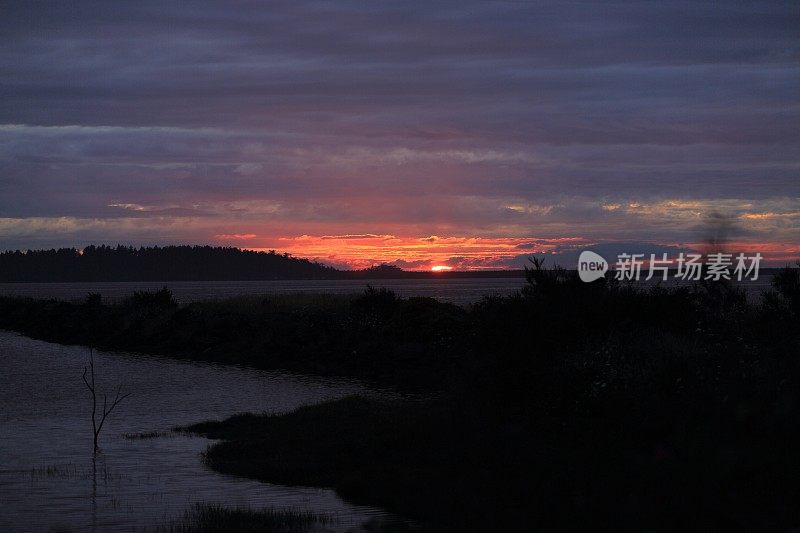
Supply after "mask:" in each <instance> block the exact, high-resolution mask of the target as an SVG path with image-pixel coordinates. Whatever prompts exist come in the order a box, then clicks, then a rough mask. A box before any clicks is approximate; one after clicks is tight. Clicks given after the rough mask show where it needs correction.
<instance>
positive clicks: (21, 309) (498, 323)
mask: <svg viewBox="0 0 800 533" xmlns="http://www.w3.org/2000/svg"><path fill="white" fill-rule="evenodd" d="M526 275H527V284H526V285H525V287H524V288H523V289H522V290H521V291H520V292H519V293H517V294H514V295H512V296H507V297H489V298H485V299H483V300H482V301H481V302H479V303H477V304H475V305H473V306H471V307H468V308H462V307H457V306H454V305H449V304H445V303H441V302H437V301H436V300H433V299H430V298H408V299H404V298H398V297H397V296H396V295H395V294H394V293H392V292H391V291H386V290H378V289H373V288H368V289H367V290H366V291H365V292H364V293H362V294H361V295H354V296H334V295H302V296H289V295H284V296H269V297H248V298H237V299H232V300H226V301H214V302H197V303H192V304H188V305H185V306H177V305H175V304H174V302H173V301H172V299H171V295H170V294H169V293H168V291H166V290H165V291H164V292H163V293H162V294H161V295H160V296H155V295H154V296H152V297H141V296H140V297H138V298H137V297H131V298H130V299H128V300H126V301H124V302H119V303H113V304H103V303H102V301H98V298H96V297H94V296H90V297H88V298H87V299H86V300H85V301H82V302H58V301H42V300H32V299H23V298H0V327H4V328H8V329H15V330H17V331H22V332H24V333H26V334H29V335H31V336H35V337H39V338H45V339H48V340H55V341H58V342H69V343H80V344H92V343H96V344H97V345H99V346H102V347H104V348H118V349H125V350H133V351H142V352H148V353H155V354H162V355H174V356H179V357H192V358H198V359H211V360H216V361H221V362H227V363H235V364H247V365H251V366H255V367H259V368H272V369H277V368H283V369H289V370H300V371H304V372H315V373H320V374H342V375H352V376H360V377H366V378H369V379H373V380H378V381H380V382H382V383H388V384H391V385H393V386H395V387H398V388H400V389H401V390H413V391H414V392H422V393H423V394H422V395H420V396H417V395H415V396H413V397H412V399H406V400H397V401H379V400H375V399H365V398H348V399H345V400H340V401H336V402H329V403H325V404H320V405H316V406H309V407H304V408H301V409H299V410H298V411H296V412H293V413H289V414H284V415H273V416H268V415H239V416H236V417H233V418H230V419H228V420H225V421H221V422H215V421H211V422H206V423H202V424H198V425H195V426H192V427H190V428H185V429H186V430H187V431H193V432H197V433H201V434H205V435H209V436H213V437H215V438H219V439H222V440H221V441H219V442H218V443H215V444H214V445H212V446H211V448H210V449H209V450H208V452H207V454H206V461H207V462H208V464H209V465H210V466H211V467H212V468H214V469H217V470H219V471H222V472H227V473H231V474H236V475H242V476H248V477H252V478H256V479H263V480H266V481H271V482H282V483H297V484H303V485H315V486H325V487H334V488H335V489H336V490H337V491H338V492H339V493H340V494H342V495H343V496H345V497H346V498H348V499H350V500H352V501H355V502H358V503H366V504H374V505H380V506H383V507H386V508H388V509H390V510H394V511H397V512H399V513H401V514H403V515H406V516H409V517H413V518H415V519H417V520H419V521H420V523H421V525H422V527H423V528H428V529H431V530H443V529H445V530H507V531H527V530H536V529H592V530H596V529H614V530H619V529H635V530H643V529H652V530H661V529H687V528H692V529H701V528H702V529H725V530H762V529H770V530H775V529H778V530H780V529H790V528H791V527H794V526H795V525H796V524H797V523H800V508H798V507H797V506H796V501H798V498H800V488H798V485H797V483H796V480H797V479H798V477H800V451H798V450H800V365H798V364H797V353H798V351H800V350H798V348H800V313H798V301H800V278H798V270H797V269H795V268H786V269H783V270H781V271H779V272H778V273H777V274H776V276H775V278H774V282H773V288H772V290H770V291H768V292H767V293H766V294H765V295H764V297H763V298H761V299H760V300H757V301H748V300H747V299H746V298H745V296H744V294H743V292H742V291H741V290H740V289H738V288H737V286H736V285H734V284H729V283H698V284H696V285H695V286H692V287H680V288H670V289H668V288H664V287H655V288H652V289H649V290H640V289H637V288H636V287H635V286H634V285H632V284H624V283H617V282H614V281H613V280H611V279H602V280H598V281H596V282H593V283H589V284H587V283H583V282H581V281H580V280H578V279H577V277H576V275H575V273H574V272H570V271H566V270H563V269H559V268H557V267H553V268H547V267H545V265H544V264H543V263H542V262H541V261H539V260H538V259H537V260H536V261H534V262H533V263H532V265H531V267H530V268H529V269H528V270H527V272H526Z"/></svg>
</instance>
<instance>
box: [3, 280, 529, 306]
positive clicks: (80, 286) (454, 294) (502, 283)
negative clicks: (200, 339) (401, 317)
mask: <svg viewBox="0 0 800 533" xmlns="http://www.w3.org/2000/svg"><path fill="white" fill-rule="evenodd" d="M524 283H525V280H524V278H521V277H520V278H471V279H470V278H466V279H386V280H274V281H165V282H147V281H144V282H139V281H135V282H77V283H0V294H3V295H18V296H31V297H35V298H58V299H62V300H71V299H76V298H84V297H85V296H86V295H87V294H88V293H90V292H94V293H100V294H102V295H103V297H104V298H107V299H109V300H112V301H114V300H119V299H121V298H124V297H125V296H129V295H131V294H132V293H133V292H134V291H140V290H157V289H160V288H161V287H164V286H167V287H169V288H170V289H171V290H172V293H173V294H174V296H175V299H176V300H178V302H179V303H189V302H195V301H198V300H209V299H218V298H230V297H234V296H249V295H262V294H319V293H327V294H353V293H360V292H363V291H364V289H365V288H366V287H367V285H368V284H369V285H372V286H373V287H386V288H388V289H391V290H393V291H395V292H396V293H397V295H398V296H401V297H404V298H405V297H409V296H430V297H433V298H437V299H438V300H441V301H444V302H452V303H457V304H466V303H470V302H476V301H478V300H480V299H481V298H482V297H483V296H484V295H489V294H498V295H506V294H511V293H512V292H514V291H515V290H518V289H520V288H521V287H522V285H523V284H524Z"/></svg>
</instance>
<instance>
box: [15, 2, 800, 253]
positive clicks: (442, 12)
mask: <svg viewBox="0 0 800 533" xmlns="http://www.w3.org/2000/svg"><path fill="white" fill-rule="evenodd" d="M799 95H800V8H798V6H797V3H796V2H794V1H788V0H787V1H774V2H761V3H754V2H744V1H736V0H731V1H727V2H713V3H710V2H701V1H691V2H689V1H675V2H655V1H636V0H631V1H615V2H596V3H582V2H518V1H513V2H502V1H499V2H484V1H466V2H443V3H435V4H434V3H431V2H402V3H395V2H369V3H364V2H355V1H353V2H348V1H336V2H304V3H297V2H282V1H278V2H270V3H269V5H265V4H262V3H257V2H218V1H215V2H212V1H201V2H196V3H195V2H193V3H192V5H191V6H188V5H183V4H169V3H167V4H165V3H164V2H156V1H149V0H145V1H141V2H135V3H134V2H128V3H112V2H101V1H79V2H37V1H27V2H17V1H13V2H6V3H4V5H3V9H2V17H0V124H1V125H0V219H3V218H5V219H13V220H16V219H26V218H32V217H40V218H42V217H43V218H57V217H76V218H80V219H100V220H114V219H122V218H125V219H127V218H139V219H148V218H154V217H169V218H171V219H174V220H176V221H177V222H176V225H177V226H176V227H175V228H171V229H170V232H171V233H169V235H166V236H165V238H167V237H169V238H190V237H194V236H197V235H200V236H202V235H205V234H204V233H203V231H206V230H205V229H203V230H202V231H201V230H200V228H208V233H207V237H206V238H212V237H213V236H214V235H223V234H224V235H228V234H250V233H258V234H259V235H260V234H262V232H261V229H259V228H252V229H248V228H246V227H245V228H243V229H237V228H235V227H234V228H233V229H230V230H229V229H225V230H224V231H223V230H222V229H219V230H218V231H215V230H214V229H213V228H214V227H215V225H219V224H222V222H220V221H225V222H224V223H225V224H227V225H231V226H234V225H235V224H234V222H239V221H255V220H258V221H285V223H286V224H287V225H288V227H291V228H292V231H294V230H297V231H300V232H301V233H300V234H302V233H310V232H311V230H312V229H315V228H317V226H316V225H317V224H322V223H327V224H329V225H337V227H336V233H337V234H338V233H341V235H346V234H354V235H355V234H361V233H362V231H361V230H359V229H358V228H370V229H372V228H379V227H385V228H386V233H387V234H388V233H389V232H391V233H393V234H395V233H398V232H399V231H401V230H402V231H406V232H410V233H413V236H416V237H425V236H427V235H434V234H437V235H493V236H503V235H512V234H513V235H516V236H526V235H543V234H546V235H547V236H548V237H555V236H558V235H575V234H581V235H591V236H593V237H597V238H600V237H601V236H604V238H606V239H609V240H620V239H668V240H670V242H677V241H681V240H686V239H690V238H692V236H693V235H695V234H696V233H697V230H696V228H697V227H702V224H703V223H702V218H703V217H704V216H708V214H709V213H711V212H713V211H715V210H719V209H720V206H719V205H717V204H719V203H720V202H722V201H724V200H738V203H737V204H736V205H735V206H733V207H731V208H730V209H729V210H728V211H725V213H726V216H732V217H741V216H743V214H744V213H745V212H747V211H748V209H749V210H751V211H754V212H772V211H774V209H773V208H775V206H778V207H779V208H780V209H779V210H778V211H776V213H778V215H781V214H790V213H792V212H795V211H798V198H800V180H798V179H797V169H798V168H800V128H798V127H797V124H798V123H800V96H799ZM670 200H681V201H690V200H694V201H699V202H700V204H701V205H698V206H696V207H695V209H694V210H692V209H691V208H686V209H680V210H679V211H680V213H677V211H676V208H674V207H669V208H668V207H665V202H667V201H670ZM748 203H749V204H750V206H749V207H748V206H747V205H746V204H748ZM617 204H619V205H620V206H623V207H620V208H616V209H607V208H604V207H603V205H617ZM630 204H637V205H638V204H641V205H644V206H645V208H641V209H638V208H630V207H625V206H629V205H630ZM121 205H129V206H134V205H136V206H140V207H142V209H130V208H121V207H119V206H121ZM723 207H725V206H723ZM771 210H772V211H771ZM696 211H697V212H698V213H699V214H697V215H695V212H696ZM676 213H677V214H676ZM767 218H769V217H765V218H762V219H753V220H759V224H760V225H758V226H753V223H751V222H747V224H750V225H749V226H747V224H744V223H742V222H741V221H740V223H739V226H737V227H741V233H740V234H741V235H745V236H750V237H752V238H761V237H760V236H769V237H770V238H771V237H775V235H773V234H772V232H773V230H774V228H776V227H778V229H779V230H780V231H779V232H778V234H777V238H779V239H782V240H784V241H788V240H792V238H794V240H800V238H797V237H798V232H800V228H798V225H797V219H796V218H792V217H783V218H774V220H775V221H776V222H775V224H778V222H777V221H779V222H780V224H779V225H777V226H776V225H773V226H768V225H765V224H766V222H764V220H767ZM201 219H202V220H203V221H204V222H202V223H200V222H197V221H198V220H201ZM181 220H182V222H181ZM189 220H192V221H194V222H191V224H194V226H191V227H189V226H187V224H190V222H189ZM304 221H305V222H307V223H308V225H309V227H308V228H303V227H302V224H301V223H302V222H304ZM180 224H184V227H186V228H187V229H186V230H185V233H184V234H183V235H182V234H181V232H180V230H179V227H180ZM382 225H383V226H382ZM312 226H313V227H312ZM745 226H747V227H745ZM3 227H8V228H10V227H13V228H17V229H16V230H14V231H17V232H18V233H15V234H13V235H12V234H10V233H7V234H2V233H0V239H7V240H8V241H9V242H10V241H11V240H12V239H13V240H14V241H15V242H22V241H23V240H24V238H23V237H21V236H20V235H22V233H19V232H21V231H22V230H20V229H19V228H21V227H22V226H20V225H18V224H17V223H16V222H13V221H12V222H8V223H7V224H6V225H5V226H3ZM32 227H33V226H32ZM92 228H93V229H92V231H93V233H91V235H92V236H93V237H97V238H100V239H102V235H103V231H108V232H109V233H108V235H109V238H110V237H112V236H115V235H117V234H119V233H121V232H122V230H121V229H120V230H119V231H116V230H115V231H111V229H108V226H104V225H102V224H100V225H95V226H92ZM125 229H126V230H127V231H131V232H133V233H134V234H133V235H132V236H131V238H132V239H138V238H140V237H141V238H142V239H148V238H149V239H156V238H160V237H158V235H156V233H154V232H156V229H155V228H153V229H152V230H148V232H149V233H146V234H145V233H141V234H135V233H136V231H137V230H136V227H135V226H133V227H128V226H126V227H125ZM81 231H82V230H80V229H75V232H76V235H89V233H85V234H81V233H80V232H81ZM86 231H88V230H86ZM381 231H383V230H381ZM332 234H333V230H332V229H331V230H329V231H324V230H322V231H320V232H319V233H318V235H332ZM26 235H27V234H26ZM154 235H155V236H154ZM26 238H32V237H30V236H29V237H26ZM2 245H3V243H2V242H0V246H2Z"/></svg>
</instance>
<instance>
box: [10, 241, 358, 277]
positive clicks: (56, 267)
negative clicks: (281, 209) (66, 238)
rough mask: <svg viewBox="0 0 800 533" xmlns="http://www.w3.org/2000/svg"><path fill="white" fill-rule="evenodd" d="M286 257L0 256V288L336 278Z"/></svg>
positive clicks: (170, 253) (165, 252) (93, 250)
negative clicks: (22, 284) (43, 284)
mask: <svg viewBox="0 0 800 533" xmlns="http://www.w3.org/2000/svg"><path fill="white" fill-rule="evenodd" d="M342 274H343V273H342V272H340V271H338V270H336V269H334V268H331V267H328V266H325V265H322V264H319V263H316V262H313V261H309V260H307V259H298V258H295V257H291V256H289V255H288V254H278V253H275V252H274V251H270V252H253V251H247V250H240V249H239V248H225V247H213V246H164V247H159V246H154V247H141V248H134V247H128V246H116V247H112V246H105V245H102V246H88V247H86V248H85V249H84V250H83V251H82V252H79V251H78V250H76V249H74V248H61V249H59V250H31V251H27V252H20V251H9V252H2V253H0V282H53V281H208V280H237V281H241V280H268V279H328V278H340V277H342Z"/></svg>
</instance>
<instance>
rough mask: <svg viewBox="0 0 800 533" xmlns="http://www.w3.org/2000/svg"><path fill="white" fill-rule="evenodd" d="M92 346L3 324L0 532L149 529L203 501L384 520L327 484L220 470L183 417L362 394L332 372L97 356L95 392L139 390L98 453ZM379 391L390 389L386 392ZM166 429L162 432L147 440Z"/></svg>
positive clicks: (112, 421) (351, 521)
mask: <svg viewBox="0 0 800 533" xmlns="http://www.w3.org/2000/svg"><path fill="white" fill-rule="evenodd" d="M87 358H88V350H86V349H85V348H82V347H75V346H60V345H55V344H49V343H45V342H41V341H36V340H32V339H29V338H27V337H23V336H20V335H17V334H15V333H11V332H5V331H0V501H2V502H3V504H2V506H0V530H2V531H31V530H48V529H51V528H57V527H68V528H71V529H74V530H95V529H96V530H106V529H120V528H121V529H136V528H148V527H152V526H154V525H159V524H162V523H164V522H165V521H166V520H168V519H169V518H171V517H175V516H178V515H180V514H182V513H183V511H184V510H185V509H186V508H187V507H188V506H189V505H191V504H193V503H195V502H207V503H219V504H224V505H228V506H249V507H253V508H272V507H277V508H287V507H288V508H293V509H302V510H312V511H314V512H321V513H330V514H332V515H333V516H334V517H336V518H338V521H336V522H334V523H333V524H332V525H331V528H332V529H334V530H347V529H350V528H351V527H353V526H357V525H358V524H360V523H362V522H364V521H365V520H367V519H369V518H371V517H374V516H379V515H381V514H382V513H381V512H380V511H379V510H376V509H372V508H368V507H359V506H352V505H349V504H347V503H345V502H343V501H341V500H340V499H339V498H338V497H337V496H336V495H335V493H333V492H332V491H330V490H326V489H316V488H304V487H284V486H279V485H270V484H266V483H259V482H255V481H250V480H244V479H240V478H235V477H230V476H224V475H220V474H217V473H215V472H213V471H210V470H208V469H207V468H205V467H204V466H203V464H202V462H201V460H200V453H201V452H202V451H203V450H205V448H206V447H207V445H208V441H207V440H206V439H202V438H198V437H190V436H184V435H177V434H174V433H170V431H169V430H170V428H172V427H174V426H176V425H182V424H189V423H193V422H197V421H200V420H205V419H209V418H217V419H218V418H223V417H226V416H229V415H231V414H234V413H237V412H244V411H251V412H286V411H289V410H292V409H295V408H297V407H299V406H300V405H303V404H309V403H315V402H320V401H324V400H329V399H334V398H339V397H343V396H346V395H349V394H355V393H367V394H379V393H377V392H374V391H367V390H365V388H364V386H363V385H361V384H359V383H357V382H355V381H349V380H332V379H321V378H310V377H299V376H291V375H285V374H280V373H270V372H261V371H256V370H252V369H245V368H235V367H223V366H218V365H213V364H193V363H184V362H176V361H172V360H168V359H162V358H157V357H147V356H140V355H136V356H131V355H126V354H113V353H102V352H97V353H96V354H95V364H96V367H97V377H96V379H97V386H98V389H102V390H106V391H113V388H114V387H115V385H116V384H117V383H124V388H125V390H129V391H132V392H133V396H132V397H131V398H128V399H127V400H126V401H125V403H123V404H121V405H120V406H119V408H118V410H117V411H115V413H114V415H112V417H110V418H109V419H108V420H107V421H106V426H105V427H104V428H103V432H102V434H101V435H100V448H101V450H100V452H99V453H98V454H97V456H94V455H93V453H92V447H93V444H92V440H93V434H92V429H91V418H90V417H91V399H90V395H89V393H88V391H87V390H86V388H85V386H84V385H83V383H82V381H81V373H82V371H83V367H84V366H85V365H86V362H87ZM380 394H382V393H380ZM152 432H157V433H159V434H165V436H157V437H156V438H125V437H124V436H123V434H129V436H136V435H137V434H142V435H140V436H141V437H149V435H147V434H148V433H152Z"/></svg>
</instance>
